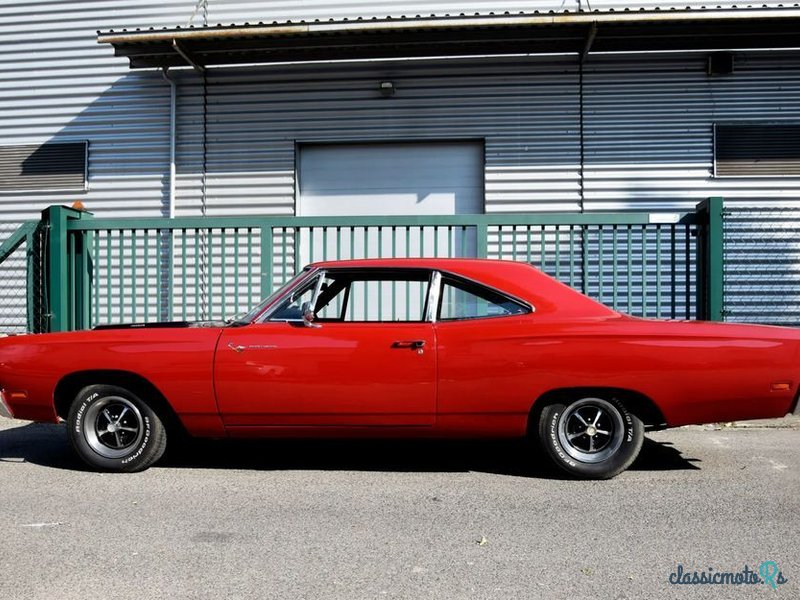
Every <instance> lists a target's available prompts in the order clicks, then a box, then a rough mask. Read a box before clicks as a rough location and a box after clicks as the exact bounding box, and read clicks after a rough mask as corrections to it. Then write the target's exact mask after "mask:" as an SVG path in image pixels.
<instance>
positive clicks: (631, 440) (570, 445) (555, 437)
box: [536, 394, 644, 479]
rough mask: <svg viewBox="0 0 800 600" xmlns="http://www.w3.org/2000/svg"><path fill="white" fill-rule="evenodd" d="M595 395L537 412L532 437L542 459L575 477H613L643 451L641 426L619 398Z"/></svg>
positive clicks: (557, 403) (546, 407)
mask: <svg viewBox="0 0 800 600" xmlns="http://www.w3.org/2000/svg"><path fill="white" fill-rule="evenodd" d="M600 396H601V395H600V394H597V395H591V396H577V397H572V398H563V399H559V400H557V401H553V402H550V403H548V404H547V405H546V406H544V407H543V408H542V409H541V412H540V413H539V419H538V423H536V425H537V429H538V431H537V433H538V437H539V443H540V444H541V446H542V448H543V449H544V451H545V454H546V455H547V456H548V457H549V458H550V459H551V460H552V462H553V463H554V464H555V465H556V466H558V467H559V468H560V469H562V470H563V471H566V472H567V473H569V474H570V475H572V476H574V477H578V478H582V479H609V478H611V477H614V476H616V475H618V474H620V473H621V472H622V471H624V470H625V469H627V468H628V467H629V466H630V465H631V464H632V463H633V461H634V460H636V457H637V456H638V455H639V451H640V450H641V448H642V443H643V441H644V424H643V423H642V421H641V420H640V419H639V418H638V417H637V416H636V415H635V414H633V413H631V412H630V411H629V410H628V409H627V407H626V406H625V404H623V402H622V401H620V400H619V399H618V398H615V397H613V396H610V395H609V396H605V395H603V396H602V397H600Z"/></svg>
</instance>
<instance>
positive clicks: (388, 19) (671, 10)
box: [97, 3, 800, 35]
mask: <svg viewBox="0 0 800 600" xmlns="http://www.w3.org/2000/svg"><path fill="white" fill-rule="evenodd" d="M798 8H800V3H793V4H781V5H779V6H770V5H767V4H747V5H744V6H740V5H731V6H721V5H716V6H700V7H695V8H693V7H691V6H687V7H685V8H678V7H674V6H673V7H666V8H660V7H655V8H644V7H639V8H635V7H634V8H631V7H625V8H623V9H616V10H615V9H613V8H611V9H609V10H583V9H581V10H573V11H570V10H564V11H555V10H548V11H539V10H534V11H532V12H522V11H521V12H510V11H505V12H483V13H482V12H475V13H457V14H452V13H442V14H436V13H431V14H429V15H422V14H417V15H400V16H395V17H393V16H391V15H387V16H385V17H356V18H352V19H350V18H346V17H345V18H343V19H333V18H329V19H325V18H322V19H313V20H307V19H298V20H288V21H258V22H255V23H250V22H247V21H246V22H244V23H229V24H224V23H217V24H216V25H213V24H207V25H199V26H195V25H189V26H186V27H181V26H180V25H179V26H177V27H161V28H157V27H149V28H145V29H142V28H140V27H137V28H135V29H127V28H123V29H120V30H114V29H109V30H107V31H102V30H100V29H98V30H97V34H98V35H111V34H115V33H116V34H120V33H122V34H130V33H137V32H143V33H144V32H155V31H164V32H166V31H181V30H191V29H201V30H202V29H217V28H233V29H247V28H250V27H270V26H278V27H280V26H284V27H285V26H291V25H301V26H302V25H314V24H347V23H364V22H374V23H380V22H383V23H394V22H398V21H437V20H451V19H464V20H467V19H474V18H498V19H500V18H503V17H536V16H544V15H553V16H569V15H581V16H586V17H590V16H593V15H594V16H598V15H608V16H611V15H619V14H669V15H675V14H698V13H706V14H708V13H719V12H738V13H743V12H752V11H769V12H770V13H772V14H776V15H777V14H779V13H781V12H784V11H785V12H788V11H794V10H795V9H798Z"/></svg>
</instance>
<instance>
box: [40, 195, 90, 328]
mask: <svg viewBox="0 0 800 600" xmlns="http://www.w3.org/2000/svg"><path fill="white" fill-rule="evenodd" d="M84 216H87V217H88V216H91V213H87V212H83V211H79V210H75V209H73V208H68V207H66V206H49V207H48V208H46V209H45V210H44V211H42V222H43V224H44V226H45V236H46V249H45V261H46V265H47V268H46V276H45V281H46V283H47V292H46V297H47V303H48V311H47V313H48V317H49V327H48V331H50V332H56V331H69V329H70V327H71V326H80V325H82V323H80V322H79V319H77V318H76V319H71V318H70V317H71V315H76V316H77V311H76V310H75V309H76V308H77V307H82V306H84V305H88V302H89V299H88V298H81V299H80V300H78V299H77V298H76V296H77V294H78V293H79V292H78V290H76V288H78V287H80V293H81V294H83V291H84V289H88V288H85V286H84V285H83V279H82V276H83V274H84V265H85V267H86V268H87V269H88V260H83V259H80V260H76V258H77V257H78V256H80V255H81V254H83V252H85V251H86V244H80V247H81V248H82V251H81V252H80V253H78V247H77V246H75V254H76V255H75V256H73V255H72V253H71V252H70V244H69V235H70V234H69V229H68V225H67V222H68V220H71V219H81V218H83V217H84ZM78 273H80V276H75V275H77V274H78ZM70 274H73V277H70ZM86 277H87V278H88V272H87V273H86ZM76 280H80V286H77V285H75V284H74V282H75V281H76ZM81 310H82V309H81Z"/></svg>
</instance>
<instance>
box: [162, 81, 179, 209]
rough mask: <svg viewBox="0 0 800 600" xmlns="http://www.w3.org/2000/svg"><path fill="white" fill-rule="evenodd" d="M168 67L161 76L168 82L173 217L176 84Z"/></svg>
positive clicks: (170, 200) (170, 182)
mask: <svg viewBox="0 0 800 600" xmlns="http://www.w3.org/2000/svg"><path fill="white" fill-rule="evenodd" d="M168 71H169V67H164V68H163V69H162V71H161V76H162V77H163V78H164V79H165V80H166V81H167V83H169V205H168V208H169V211H168V215H169V218H170V219H174V218H175V177H176V172H177V170H176V168H175V138H176V125H175V123H176V117H175V113H176V110H177V97H178V84H177V83H176V82H175V80H174V79H170V78H169V75H168Z"/></svg>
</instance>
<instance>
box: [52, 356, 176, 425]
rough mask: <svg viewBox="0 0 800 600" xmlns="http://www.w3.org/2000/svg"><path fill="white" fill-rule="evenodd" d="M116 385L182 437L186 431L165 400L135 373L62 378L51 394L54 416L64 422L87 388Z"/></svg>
mask: <svg viewBox="0 0 800 600" xmlns="http://www.w3.org/2000/svg"><path fill="white" fill-rule="evenodd" d="M99 384H100V385H115V386H118V387H121V388H125V389H126V390H128V391H130V392H132V393H134V394H136V395H137V396H139V397H140V399H141V400H142V401H143V402H145V403H146V404H147V405H148V406H149V407H150V408H152V409H153V410H154V411H155V412H156V413H158V416H159V417H160V418H161V420H162V421H163V423H164V426H165V427H166V428H167V429H168V430H169V431H170V432H173V433H179V434H184V433H186V429H185V428H184V426H183V423H181V420H180V418H179V417H178V415H177V413H176V412H175V410H174V409H173V408H172V406H171V405H170V403H169V402H168V401H167V398H166V397H165V396H164V394H163V393H161V390H159V389H158V388H157V387H156V386H155V385H154V384H153V383H152V382H151V381H150V380H148V379H147V378H146V377H143V376H142V375H139V374H138V373H134V372H132V371H124V370H114V369H92V370H85V371H76V372H74V373H70V374H68V375H65V376H64V377H62V378H61V380H59V382H58V383H57V384H56V387H55V390H54V391H53V405H54V408H55V411H56V415H57V416H59V417H60V418H62V419H64V420H66V419H67V415H68V414H69V409H70V406H71V405H72V402H73V401H74V400H75V396H77V395H78V392H79V391H81V390H82V389H83V388H85V387H86V386H89V385H99Z"/></svg>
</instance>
